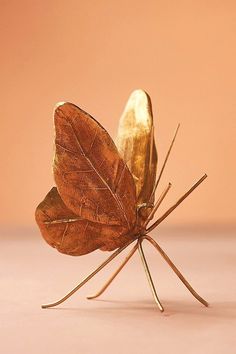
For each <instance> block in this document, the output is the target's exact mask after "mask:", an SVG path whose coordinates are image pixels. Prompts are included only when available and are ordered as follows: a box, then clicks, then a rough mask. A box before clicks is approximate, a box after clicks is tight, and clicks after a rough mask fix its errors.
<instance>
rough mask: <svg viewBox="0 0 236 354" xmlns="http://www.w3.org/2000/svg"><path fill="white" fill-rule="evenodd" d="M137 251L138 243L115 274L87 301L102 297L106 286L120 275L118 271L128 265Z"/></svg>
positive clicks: (88, 297)
mask: <svg viewBox="0 0 236 354" xmlns="http://www.w3.org/2000/svg"><path fill="white" fill-rule="evenodd" d="M137 249H138V242H137V243H136V245H135V246H134V247H133V248H132V250H131V251H130V253H129V254H128V255H127V257H126V258H125V259H124V261H123V262H122V263H121V265H120V266H119V268H118V269H117V270H116V271H115V273H114V274H113V275H112V276H111V277H110V278H109V280H108V281H107V282H106V283H105V285H103V287H102V288H101V289H100V290H99V291H98V292H97V293H96V294H94V295H91V296H87V299H89V300H91V299H95V298H97V297H98V296H100V295H102V294H103V293H104V291H105V290H106V289H107V288H108V286H109V285H110V284H111V283H112V281H113V280H114V279H115V278H116V276H117V275H118V274H119V273H120V271H121V270H122V269H123V268H124V266H125V265H126V263H128V261H129V260H130V258H131V257H132V256H133V255H134V253H135V252H136V251H137Z"/></svg>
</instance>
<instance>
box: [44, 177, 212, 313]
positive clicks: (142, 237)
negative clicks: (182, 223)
mask: <svg viewBox="0 0 236 354" xmlns="http://www.w3.org/2000/svg"><path fill="white" fill-rule="evenodd" d="M206 177H207V175H204V176H203V177H201V178H200V179H199V180H198V181H197V182H196V183H195V184H194V185H193V186H192V187H191V188H190V189H189V190H188V191H187V192H186V193H185V194H184V195H183V196H182V197H181V198H180V199H179V200H178V201H177V202H176V203H175V204H174V205H173V206H172V207H170V208H169V209H168V210H167V211H166V212H165V213H164V214H163V215H162V216H161V217H160V218H158V219H157V220H156V221H155V222H154V223H153V224H152V225H151V226H150V227H149V228H147V229H146V230H145V233H144V234H143V235H140V236H139V237H138V238H136V239H134V240H131V241H130V242H129V243H127V244H126V245H125V246H123V247H121V248H119V249H117V250H116V251H115V252H113V253H112V255H111V256H110V257H108V258H107V259H106V260H105V261H104V262H103V263H102V264H101V265H100V266H99V267H98V268H97V269H95V270H94V271H93V272H92V273H90V274H89V275H88V276H87V277H86V278H85V279H84V280H83V281H82V282H81V283H79V284H78V285H77V286H76V287H75V288H74V289H72V290H71V291H70V292H69V293H68V294H66V295H65V296H64V297H63V298H61V299H60V300H58V301H56V302H53V303H50V304H46V305H42V308H49V307H54V306H57V305H59V304H61V303H63V302H64V301H65V300H67V299H68V298H69V297H71V296H72V295H73V294H74V293H75V292H76V291H78V290H79V289H80V288H81V287H82V286H83V285H85V284H86V283H87V282H88V281H89V280H90V279H91V278H93V277H94V276H95V275H96V274H97V273H98V272H100V270H102V269H103V268H104V267H105V266H106V265H107V264H108V263H110V262H111V261H112V260H113V259H114V258H115V257H117V256H118V255H119V254H120V253H121V252H122V251H124V250H125V249H126V248H127V247H128V246H129V245H130V244H131V243H133V242H136V243H135V246H134V247H133V248H132V250H131V251H130V253H129V254H128V255H127V257H126V258H125V260H124V261H123V262H122V264H121V265H120V266H119V268H118V269H117V270H116V271H115V273H114V274H113V275H112V276H111V278H110V279H109V280H108V281H107V282H106V284H105V285H104V286H103V287H102V289H101V290H100V291H99V292H98V293H96V294H95V295H93V296H88V297H87V298H88V299H94V298H97V297H98V296H100V295H101V294H102V293H103V292H104V291H105V290H106V289H107V287H108V286H109V285H110V284H111V282H112V281H113V280H114V279H115V277H116V276H117V275H118V274H119V272H120V271H121V270H122V269H123V268H124V266H125V265H126V263H127V262H128V261H129V260H130V258H131V257H132V256H133V255H134V253H135V252H136V250H137V249H138V250H139V254H140V257H141V260H142V264H143V267H144V270H145V273H146V276H147V279H148V282H149V285H150V288H151V291H152V294H153V297H154V300H155V302H156V304H157V306H158V307H159V309H160V311H164V308H163V306H162V304H161V302H160V300H159V298H158V296H157V293H156V289H155V286H154V283H153V280H152V276H151V273H150V270H149V267H148V263H147V260H146V258H145V255H144V252H143V247H142V242H143V241H144V240H147V241H148V242H150V243H151V244H152V245H153V246H154V247H155V248H156V250H157V251H158V252H159V253H160V254H161V256H162V257H163V258H164V259H165V261H166V262H167V263H168V264H169V266H170V267H171V268H172V270H173V271H174V272H175V274H176V275H177V276H178V277H179V279H180V280H181V281H182V282H183V284H184V285H185V286H186V287H187V289H188V290H189V291H190V292H191V294H192V295H193V296H194V297H195V298H196V299H197V300H198V301H199V302H201V303H202V304H203V305H204V306H208V303H207V301H205V300H204V299H203V298H202V297H201V296H200V295H199V294H198V293H197V292H196V291H195V290H194V289H193V288H192V286H191V285H190V284H189V282H188V281H187V280H186V279H185V278H184V276H183V275H182V273H181V272H180V271H179V270H178V268H177V267H176V266H175V265H174V263H173V262H172V261H171V260H170V258H169V257H168V256H167V254H166V253H165V252H164V251H163V249H162V248H161V247H160V246H159V245H158V243H157V242H156V241H155V240H154V239H153V238H152V237H150V236H149V235H148V233H149V232H150V231H152V230H153V229H154V228H156V227H157V226H158V225H159V224H160V223H161V222H162V221H163V220H164V219H165V218H166V217H167V216H168V215H169V214H170V213H172V211H173V210H174V209H175V208H177V206H178V205H179V204H180V203H182V202H183V200H184V199H185V198H187V196H188V195H189V194H190V193H192V192H193V190H194V189H196V188H197V187H198V186H199V185H200V184H201V183H202V182H203V180H204V179H205V178H206ZM169 188H170V184H169V185H168V187H167V189H166V190H165V191H164V193H163V194H162V196H161V197H160V198H159V200H158V201H157V203H160V200H161V201H162V200H163V199H164V196H165V195H166V194H167V192H168V190H169ZM159 205H160V204H159Z"/></svg>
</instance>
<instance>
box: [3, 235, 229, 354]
mask: <svg viewBox="0 0 236 354" xmlns="http://www.w3.org/2000/svg"><path fill="white" fill-rule="evenodd" d="M161 230H162V231H161ZM28 233H29V232H28ZM160 233H161V236H159V237H155V238H156V240H157V241H159V243H160V245H161V246H162V247H163V248H164V250H165V251H166V252H167V254H168V255H169V256H170V258H171V259H172V260H173V261H174V262H175V264H176V265H177V266H178V267H179V268H180V270H181V271H182V272H183V274H184V275H185V276H186V278H187V279H188V280H189V282H190V283H191V284H192V285H193V287H194V288H195V289H196V290H197V291H198V292H199V293H200V294H201V295H202V296H203V297H204V298H206V299H207V300H208V301H209V302H210V307H209V308H205V307H203V306H202V305H201V304H199V303H198V302H197V301H196V300H195V299H194V298H193V297H192V295H191V294H190V293H189V292H188V291H187V290H186V289H185V287H184V286H183V285H182V283H181V282H180V281H179V280H178V278H177V277H176V276H175V274H174V273H173V272H172V271H171V269H170V268H169V267H168V266H167V265H166V263H165V262H164V260H162V259H161V257H160V256H159V254H158V253H157V252H156V251H155V250H154V249H153V248H151V247H150V246H148V245H145V246H144V247H145V252H146V256H147V258H148V261H149V264H150V268H151V270H152V274H153V278H154V281H155V284H156V288H157V291H158V294H159V297H160V299H161V301H162V303H163V305H164V307H165V312H164V313H163V314H161V313H160V312H159V310H158V309H157V308H156V306H155V304H154V302H153V300H152V295H151V293H150V289H149V288H148V285H147V281H146V278H145V275H144V272H143V269H142V266H141V262H140V260H139V256H138V254H136V255H135V256H134V258H133V259H132V260H131V261H130V263H129V264H128V265H127V267H126V268H125V269H124V270H123V271H122V273H121V274H120V275H119V276H118V277H117V279H116V280H115V281H114V283H113V284H112V285H111V287H110V288H109V289H108V290H107V292H105V293H104V294H103V295H102V296H101V299H100V300H97V301H94V300H92V301H88V300H86V298H85V296H86V295H88V294H91V293H92V292H94V291H96V290H98V289H99V288H100V286H101V285H102V284H103V282H104V280H106V279H107V277H108V276H109V274H110V273H111V272H112V270H113V269H114V268H115V266H116V265H117V264H119V261H120V260H121V257H120V258H119V260H115V261H114V263H112V266H111V267H109V268H107V269H106V270H104V271H102V272H101V273H100V274H98V275H97V276H96V277H95V278H94V280H92V281H91V282H90V283H89V284H88V285H87V286H86V287H84V288H83V289H81V291H80V292H78V293H76V294H75V295H74V296H73V297H72V298H71V299H70V300H68V301H67V302H65V303H64V304H62V305H60V306H59V307H58V308H55V309H46V310H43V309H41V308H40V304H41V303H45V302H48V301H49V302H50V301H53V300H56V299H57V298H59V297H60V296H62V295H64V294H65V293H66V292H67V291H68V290H70V289H71V288H72V287H73V286H75V285H76V283H77V282H79V281H80V280H82V279H83V277H85V276H86V275H87V274H88V273H89V272H90V271H91V270H93V269H94V268H95V267H96V266H97V265H98V264H99V263H100V262H102V261H103V260H104V259H105V258H106V257H107V256H108V254H107V253H103V252H95V253H93V254H90V255H87V256H83V257H77V258H76V257H75V258H73V257H69V256H64V255H61V254H59V253H58V252H56V251H55V250H53V249H52V248H50V247H48V246H47V245H46V243H44V241H43V240H42V239H41V238H40V236H39V235H38V232H37V231H36V232H35V231H32V233H31V234H28V235H26V236H25V237H23V230H21V231H20V230H19V231H18V232H15V234H14V237H12V236H13V235H11V237H10V234H9V232H3V233H2V235H1V236H2V238H1V259H0V269H1V293H0V300H1V325H0V326H1V328H0V336H1V341H0V351H1V353H4V354H8V353H9V354H14V353H17V354H19V353H30V354H38V353H40V354H41V353H43V352H46V353H57V354H60V353H67V354H71V353H83V354H84V353H96V354H97V353H198V354H199V353H214V354H217V353H219V354H221V353H227V354H231V353H235V352H236V339H235V328H236V298H235V295H236V282H235V271H236V257H235V250H236V239H235V238H234V237H233V232H232V231H231V232H229V231H228V232H227V231H224V230H222V231H220V230H218V232H217V233H216V232H213V231H210V230H208V232H207V231H201V230H195V231H191V230H189V231H188V230H185V231H184V230H182V232H181V230H180V229H179V230H175V231H174V230H166V229H165V228H160ZM123 257H124V255H123Z"/></svg>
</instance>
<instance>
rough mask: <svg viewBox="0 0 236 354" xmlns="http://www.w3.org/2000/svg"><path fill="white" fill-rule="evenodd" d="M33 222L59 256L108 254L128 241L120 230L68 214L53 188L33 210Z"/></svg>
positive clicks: (121, 228) (118, 227)
mask: <svg viewBox="0 0 236 354" xmlns="http://www.w3.org/2000/svg"><path fill="white" fill-rule="evenodd" d="M35 216H36V221H37V223H38V226H39V228H40V230H41V233H42V235H43V237H44V239H45V240H46V242H47V243H48V244H49V245H51V246H52V247H54V248H56V249H57V250H58V251H59V252H61V253H65V254H68V255H72V256H81V255H84V254H87V253H90V252H92V251H94V250H96V249H98V248H100V249H102V250H104V251H112V250H114V249H116V248H118V247H121V246H123V245H124V244H125V243H127V242H128V241H130V239H131V237H132V236H129V235H122V232H123V231H124V230H123V227H121V226H119V225H105V224H102V223H95V222H92V221H89V220H85V219H82V218H81V217H79V216H78V215H76V214H74V213H73V212H72V211H71V210H69V209H68V208H67V207H66V205H65V203H64V202H63V200H62V199H61V197H60V195H59V193H58V191H57V188H56V187H53V188H52V189H51V190H50V192H49V193H48V194H47V196H46V197H45V199H44V200H43V201H42V202H41V203H40V204H39V206H38V207H37V209H36V213H35Z"/></svg>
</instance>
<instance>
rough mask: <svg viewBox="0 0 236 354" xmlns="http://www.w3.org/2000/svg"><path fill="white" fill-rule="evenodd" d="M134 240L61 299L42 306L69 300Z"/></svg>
mask: <svg viewBox="0 0 236 354" xmlns="http://www.w3.org/2000/svg"><path fill="white" fill-rule="evenodd" d="M134 241H135V240H132V241H130V242H129V243H127V244H126V245H125V246H123V247H121V248H118V250H116V251H115V252H114V253H112V255H110V257H108V258H107V259H106V260H105V261H104V262H103V263H102V264H101V265H100V266H99V267H98V268H97V269H95V270H94V271H93V272H92V273H90V274H89V275H88V276H87V277H86V278H85V279H84V280H83V281H82V282H81V283H79V284H78V285H77V286H76V287H75V288H74V289H72V290H71V291H70V292H69V293H68V294H66V295H65V296H64V297H62V298H61V299H60V300H58V301H56V302H53V303H50V304H46V305H42V308H43V309H45V308H48V307H54V306H57V305H59V304H61V303H62V302H64V301H65V300H67V299H68V298H69V297H71V295H73V294H74V293H75V292H76V291H77V290H79V289H80V288H81V287H82V286H83V285H84V284H86V283H87V282H88V281H89V280H90V279H91V278H93V277H94V275H96V274H97V273H98V272H100V270H102V269H103V268H104V267H105V266H106V265H107V264H108V263H110V262H111V261H112V260H113V259H114V258H115V257H116V256H118V254H119V253H121V252H122V251H123V250H124V249H125V248H126V247H128V246H129V245H130V244H131V243H132V242H134Z"/></svg>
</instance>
